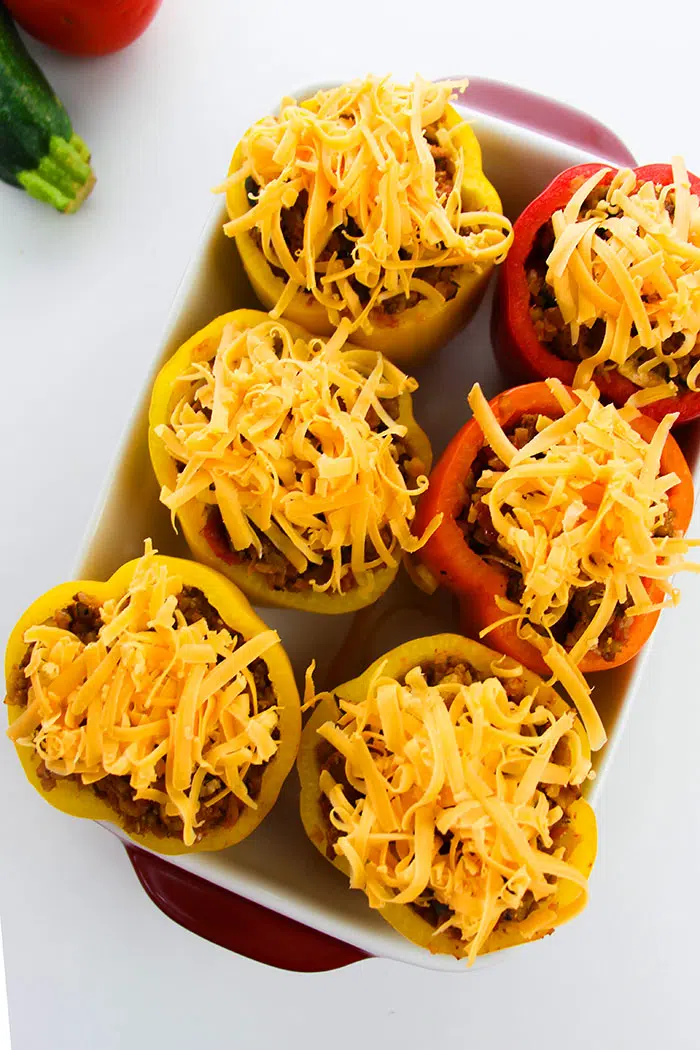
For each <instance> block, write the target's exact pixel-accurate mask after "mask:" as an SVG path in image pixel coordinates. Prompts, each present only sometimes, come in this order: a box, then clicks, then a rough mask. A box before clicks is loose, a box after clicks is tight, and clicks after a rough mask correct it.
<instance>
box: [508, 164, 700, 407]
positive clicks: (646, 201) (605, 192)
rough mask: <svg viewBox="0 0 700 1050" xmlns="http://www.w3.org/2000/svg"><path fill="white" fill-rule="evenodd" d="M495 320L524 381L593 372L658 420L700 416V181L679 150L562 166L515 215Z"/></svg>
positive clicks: (603, 388)
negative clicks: (625, 163) (632, 163)
mask: <svg viewBox="0 0 700 1050" xmlns="http://www.w3.org/2000/svg"><path fill="white" fill-rule="evenodd" d="M493 327H494V343H495V346H496V349H497V353H498V355H499V357H500V360H501V364H502V365H503V367H504V369H505V370H506V372H507V373H509V374H511V375H512V376H513V377H514V378H516V379H518V380H520V381H523V380H525V381H529V380H536V379H546V378H547V377H549V376H554V377H557V378H558V379H561V380H562V382H564V383H566V384H568V385H570V386H573V387H575V388H578V387H580V386H585V385H586V384H587V383H588V382H589V381H590V380H591V379H593V380H594V381H595V383H596V385H597V386H598V387H599V389H600V392H601V394H602V395H603V397H604V398H606V399H609V400H611V401H613V402H614V403H615V404H616V405H619V406H621V405H623V404H624V403H625V402H626V401H627V400H628V399H629V398H630V397H632V398H633V403H634V404H636V405H637V407H639V408H640V409H641V411H642V412H643V413H644V414H645V415H649V416H651V417H652V418H653V419H659V420H660V419H662V418H663V417H664V416H665V415H666V414H667V413H668V412H673V413H675V414H676V416H677V421H678V423H683V422H686V421H687V420H691V419H695V418H696V417H698V416H700V179H698V178H696V176H695V175H690V174H688V172H687V171H686V169H685V166H684V164H683V161H682V160H681V159H680V158H674V161H673V164H672V165H668V164H653V165H648V166H647V167H643V168H635V169H632V170H630V169H622V170H619V171H618V170H613V169H611V168H607V167H601V166H600V165H598V164H582V165H579V166H578V167H575V168H569V170H568V171H565V172H563V173H562V174H561V175H559V176H558V177H557V178H556V179H554V181H553V182H552V183H551V184H550V185H549V186H548V187H547V189H546V190H545V191H544V192H543V193H542V194H541V195H540V196H539V197H538V198H537V199H536V200H534V201H533V202H532V203H531V204H530V205H528V207H527V208H526V209H525V211H524V212H523V213H522V215H521V216H520V218H519V219H518V220H517V222H516V224H515V231H514V241H513V246H512V248H511V251H510V253H509V256H508V259H507V262H506V264H505V266H504V267H503V269H502V271H501V274H500V282H499V289H498V294H497V297H496V302H495V306H494V315H493Z"/></svg>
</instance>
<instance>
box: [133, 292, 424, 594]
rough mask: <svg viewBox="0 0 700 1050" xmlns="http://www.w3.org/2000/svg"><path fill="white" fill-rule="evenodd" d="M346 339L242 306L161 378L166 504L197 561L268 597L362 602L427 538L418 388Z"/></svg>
mask: <svg viewBox="0 0 700 1050" xmlns="http://www.w3.org/2000/svg"><path fill="white" fill-rule="evenodd" d="M341 342H342V340H341V339H340V333H339V334H338V335H337V336H336V337H334V338H332V339H331V340H329V341H328V342H325V341H324V340H321V339H314V338H312V337H311V336H310V335H309V334H308V333H307V332H305V331H304V330H303V329H301V328H299V327H298V326H297V325H294V324H292V323H290V322H285V321H274V320H271V319H270V318H269V317H268V315H267V314H263V313H260V312H258V311H255V310H238V311H235V312H234V313H231V314H226V315H224V316H222V317H219V318H217V320H216V321H213V322H212V323H211V324H210V325H209V326H208V327H207V328H205V329H203V330H202V331H201V332H198V333H197V334H196V335H194V336H193V337H192V338H191V339H190V340H189V341H188V342H187V343H185V345H184V346H182V347H181V348H180V349H179V350H178V351H177V353H176V354H175V355H174V356H173V357H172V358H171V359H170V361H168V363H167V364H166V365H165V366H164V368H163V369H162V370H161V372H160V374H159V376H158V378H157V379H156V383H155V386H154V389H153V396H152V401H151V409H150V437H149V441H150V450H151V459H152V462H153V466H154V469H155V473H156V476H157V478H158V481H159V482H160V484H161V486H162V489H161V500H162V501H163V503H164V504H165V506H166V507H167V508H168V509H169V510H170V511H171V513H172V515H173V517H174V518H177V519H178V520H179V523H180V525H181V526H182V529H183V531H184V534H185V538H186V539H187V542H188V543H189V546H190V549H191V551H192V553H193V555H194V556H195V558H197V560H198V561H202V562H205V563H206V564H209V565H211V566H213V567H214V568H216V569H219V570H220V571H221V572H223V573H224V574H225V575H227V576H229V577H230V578H231V579H232V580H233V581H234V583H236V584H237V585H238V586H239V587H240V588H241V590H242V591H243V592H244V593H245V594H247V595H248V597H249V598H250V599H251V600H252V601H254V602H256V603H259V604H263V605H277V606H286V607H288V608H294V609H301V610H306V611H308V612H319V613H345V612H351V611H354V610H355V609H360V608H362V607H364V606H366V605H370V604H372V602H374V601H376V599H377V598H378V597H379V596H380V595H381V594H382V593H383V592H384V591H385V590H386V589H387V587H388V586H389V585H390V584H391V582H392V580H393V579H394V577H395V575H396V573H397V571H398V567H399V564H400V561H401V556H402V552H403V551H412V550H415V549H417V548H418V547H420V545H421V543H422V542H423V539H424V537H419V538H416V537H415V536H413V535H412V534H411V531H410V526H411V523H412V521H413V518H414V514H415V507H414V503H413V498H414V497H415V496H417V495H418V494H420V493H421V492H423V491H424V489H425V487H426V485H427V478H426V474H427V472H428V471H429V469H430V463H431V450H430V444H429V442H428V439H427V437H426V436H425V434H424V433H423V431H422V430H421V429H420V428H419V427H418V426H417V424H416V422H415V420H414V418H413V411H412V402H411V392H412V391H413V390H415V389H416V387H417V383H416V381H415V380H414V379H411V378H409V377H408V376H406V375H404V374H403V373H402V372H400V371H399V369H398V368H396V366H395V365H392V364H390V363H389V362H388V361H387V360H386V359H385V358H384V357H382V355H381V354H378V353H375V352H373V351H370V350H361V349H359V348H357V347H354V346H351V345H350V344H345V345H342V346H341V345H339V344H340V343H341ZM437 524H438V523H437V521H436V522H434V523H432V524H431V525H430V526H429V527H428V529H427V531H426V536H427V535H429V533H430V531H431V529H432V528H434V527H436V526H437Z"/></svg>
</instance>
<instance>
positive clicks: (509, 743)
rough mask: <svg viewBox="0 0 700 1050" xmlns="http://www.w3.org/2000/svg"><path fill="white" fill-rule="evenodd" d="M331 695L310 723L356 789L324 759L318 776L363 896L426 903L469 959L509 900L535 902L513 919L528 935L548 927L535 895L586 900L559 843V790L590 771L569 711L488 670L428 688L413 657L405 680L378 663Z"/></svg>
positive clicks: (546, 912) (505, 918)
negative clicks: (574, 892) (571, 893)
mask: <svg viewBox="0 0 700 1050" xmlns="http://www.w3.org/2000/svg"><path fill="white" fill-rule="evenodd" d="M517 673H522V671H521V670H519V671H518V672H517ZM508 677H509V678H510V679H512V677H513V675H511V674H509V676H508ZM337 700H338V703H339V706H340V709H341V714H340V717H339V719H338V721H337V722H336V723H332V722H326V723H324V724H323V725H322V726H320V728H319V730H318V732H319V734H320V735H321V736H322V737H324V739H326V740H327V741H328V742H329V743H330V744H331V745H332V746H333V747H334V748H335V750H336V751H338V752H339V753H340V754H341V755H342V756H343V758H344V760H345V776H346V778H347V782H348V783H349V784H350V785H351V787H352V788H353V789H354V791H356V792H357V793H358V794H359V798H357V800H356V801H354V802H351V801H350V799H349V798H348V795H347V793H346V790H345V788H344V787H343V786H342V785H341V784H339V783H337V782H336V781H335V780H334V778H333V777H332V776H331V774H330V773H329V772H328V770H323V771H322V772H321V775H320V781H319V786H320V789H321V791H322V792H323V794H324V795H326V797H327V798H328V800H329V802H330V805H331V811H330V818H329V819H330V822H331V824H332V825H333V827H334V828H335V829H336V831H337V832H338V837H337V839H336V841H335V843H334V846H333V848H334V850H335V852H336V854H337V855H338V856H340V857H343V858H344V859H345V860H346V861H347V863H348V865H349V867H350V871H351V886H352V887H353V888H354V889H360V890H363V891H364V892H365V894H366V895H367V898H368V900H369V904H370V906H371V907H373V908H379V909H381V908H382V907H383V906H384V905H385V904H388V903H392V904H418V905H419V906H420V905H422V906H424V907H425V906H428V905H430V903H431V902H436V903H437V904H438V905H441V906H442V909H443V911H444V912H445V918H444V921H443V922H442V924H441V925H440V926H439V928H438V929H437V930H436V933H442V932H444V931H446V930H450V931H452V932H453V933H455V934H457V935H458V936H459V938H460V940H461V941H462V942H463V944H464V946H465V947H466V948H467V949H468V951H467V956H468V960H469V963H470V964H471V963H473V962H474V959H475V958H476V956H477V955H478V953H479V952H480V951H481V950H482V949H483V947H484V945H485V943H486V941H487V939H488V937H489V935H490V933H491V932H492V931H493V930H494V928H495V927H496V926H497V924H498V923H499V922H501V923H505V924H506V925H507V924H508V922H510V921H512V917H511V915H510V914H506V913H510V912H511V910H513V911H517V909H518V908H521V906H524V907H525V908H527V905H528V904H532V903H534V902H537V903H539V904H540V905H541V906H540V907H539V908H536V909H535V910H534V911H533V912H532V913H531V914H530V915H529V916H528V918H527V919H526V920H525V921H524V922H522V921H518V923H517V927H518V929H519V930H520V932H521V933H522V934H523V936H525V937H532V936H535V934H536V933H538V932H541V931H542V930H543V929H545V928H550V927H551V926H552V925H553V923H554V922H555V921H556V910H555V909H554V908H551V907H546V906H544V905H542V904H541V902H545V901H547V900H548V899H550V898H551V897H552V896H553V895H554V894H555V893H556V892H557V890H558V889H559V886H560V884H561V883H562V882H570V883H573V884H574V885H575V886H578V887H579V888H580V889H581V890H582V891H583V892H582V895H581V902H580V906H581V907H583V906H584V904H585V901H586V893H587V883H586V878H585V876H584V875H582V874H581V872H579V871H578V870H577V869H576V868H574V867H573V865H571V864H569V863H567V861H565V860H564V859H563V856H562V854H563V849H562V848H561V847H557V845H556V835H557V832H556V825H557V824H558V822H559V821H560V820H561V819H562V817H563V816H564V810H563V808H562V806H561V805H559V804H558V801H557V796H558V795H559V792H560V789H561V788H568V791H569V795H571V787H572V786H573V787H576V786H577V785H579V784H581V783H582V782H583V781H584V780H585V779H586V778H587V777H588V776H589V775H590V773H591V766H590V761H589V760H586V759H582V758H581V744H580V738H579V737H578V734H577V732H576V729H575V728H574V725H575V717H574V714H573V712H572V711H567V712H566V713H564V714H562V715H561V716H560V717H558V718H557V717H555V716H554V714H553V713H552V712H551V711H548V710H547V709H546V708H545V707H544V706H543V705H541V704H537V702H536V695H534V694H533V695H530V696H527V697H525V698H524V699H523V700H522V701H520V702H518V703H516V702H514V701H511V700H509V698H508V695H507V694H506V691H505V688H504V686H503V683H502V682H501V681H500V680H499V679H498V678H496V677H492V678H488V679H486V680H485V681H472V682H469V679H468V678H465V677H464V676H461V675H459V674H455V673H448V674H447V675H445V676H444V677H443V679H442V681H440V682H438V683H437V684H435V685H432V686H431V685H428V683H427V681H426V679H425V677H424V674H423V671H422V670H421V668H420V667H414V668H413V669H412V670H411V671H409V672H408V674H407V675H406V677H405V679H404V681H403V682H399V681H396V680H395V679H394V678H392V677H391V676H389V675H387V674H385V673H384V672H383V670H382V671H380V673H379V674H378V675H376V676H375V677H374V679H373V680H372V682H371V684H370V687H369V689H368V690H367V693H366V695H365V696H364V697H362V698H361V699H360V700H357V699H355V698H354V699H353V700H352V702H349V701H345V700H343V698H342V697H337ZM555 748H556V749H557V750H556V755H557V758H556V760H555V759H554V753H555ZM544 785H548V786H549V785H556V786H555V787H549V788H548V791H547V793H545V790H544V789H543V786H544ZM447 845H449V849H445V846H447ZM548 876H549V877H548ZM551 876H554V878H552V877H551Z"/></svg>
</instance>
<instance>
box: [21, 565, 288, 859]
mask: <svg viewBox="0 0 700 1050" xmlns="http://www.w3.org/2000/svg"><path fill="white" fill-rule="evenodd" d="M156 560H157V561H158V562H160V563H161V564H164V565H166V567H167V568H168V571H169V573H173V574H176V575H178V576H179V577H180V578H181V579H182V581H183V584H184V585H185V586H190V587H196V588H198V589H199V590H201V591H202V592H203V594H204V595H205V597H206V598H207V600H208V601H209V602H210V603H211V605H213V607H214V608H215V609H216V610H217V612H218V613H219V615H220V616H221V618H222V620H223V621H224V623H226V624H227V626H229V627H230V628H231V629H232V630H233V631H235V632H236V633H237V634H239V635H241V637H242V638H244V639H245V640H248V639H249V638H252V637H253V636H255V635H257V634H260V633H261V632H262V631H266V630H267V629H268V628H267V626H266V624H265V623H263V621H262V620H261V619H260V618H259V617H258V616H257V615H256V614H255V612H254V611H253V610H252V609H251V607H250V605H249V603H248V601H247V600H246V598H245V597H244V596H243V595H242V594H241V593H240V591H239V590H238V588H237V587H234V585H233V584H232V583H231V582H230V581H229V580H227V579H225V578H224V577H223V576H221V575H220V574H219V573H218V572H214V571H213V570H212V569H210V568H207V567H206V566H204V565H197V564H195V563H194V562H190V561H185V560H184V559H181V558H168V557H164V556H163V555H156ZM136 564H137V561H136V560H134V561H130V562H127V563H126V564H125V565H122V566H121V568H119V569H118V570H117V571H116V572H115V573H114V575H113V576H111V577H110V578H109V580H107V581H106V582H105V583H102V582H96V581H94V580H74V581H72V582H70V583H61V584H59V585H58V586H57V587H53V588H52V589H51V590H50V591H47V592H46V594H44V595H42V597H40V598H37V600H36V601H35V602H33V603H32V604H31V605H30V606H29V608H28V609H27V610H26V612H25V613H23V615H22V616H21V617H20V619H19V620H18V622H17V624H16V626H15V628H14V630H13V631H12V634H11V635H10V639H9V641H8V644H7V649H6V652H5V681H6V689H7V701H6V702H7V705H8V720H9V724H10V726H11V725H12V724H13V723H14V722H15V721H16V719H17V718H19V717H20V715H21V714H22V713H23V711H24V710H25V708H24V706H23V705H21V704H18V703H17V702H16V699H15V688H16V686H15V683H16V680H17V675H18V671H19V667H20V665H21V663H22V660H23V659H24V656H25V654H26V651H27V645H26V643H25V642H24V634H25V631H26V630H27V629H28V628H30V627H34V626H37V625H39V624H43V623H45V622H46V621H47V620H49V619H50V618H51V617H52V616H53V615H54V614H55V613H56V612H58V611H59V610H61V609H64V608H66V607H67V606H68V605H69V604H70V603H71V602H72V601H73V600H74V597H75V595H76V594H77V593H78V592H83V593H84V594H87V595H90V596H92V597H94V598H96V599H97V600H98V601H99V602H100V603H103V602H104V601H106V600H107V599H110V598H117V599H118V598H120V597H121V596H122V595H123V594H125V593H126V591H127V589H128V585H129V581H130V580H131V578H132V576H133V572H134V568H135V566H136ZM264 660H265V663H266V665H267V670H268V675H269V678H270V682H271V683H272V686H273V689H274V691H275V694H276V699H277V705H278V711H279V723H278V727H279V745H278V748H277V751H276V752H275V754H274V756H273V757H272V758H271V759H270V761H269V762H268V763H267V764H266V766H265V769H264V772H263V776H262V782H261V786H260V791H259V794H258V796H257V798H256V802H257V808H255V809H252V808H250V807H248V806H245V807H244V808H243V809H242V810H241V812H240V814H239V816H238V819H237V820H236V821H235V823H234V824H232V825H230V826H224V825H222V826H219V827H214V828H212V829H211V830H209V831H206V832H205V833H204V834H203V835H202V838H201V839H200V840H199V841H197V842H195V843H194V845H192V846H189V847H188V846H185V844H184V842H183V841H182V838H181V837H180V836H177V837H175V836H172V837H161V836H159V835H155V834H154V833H152V832H148V833H145V834H139V833H136V832H131V831H127V830H126V829H125V828H123V827H122V824H121V820H120V815H119V814H118V813H117V812H116V811H115V810H114V809H113V808H112V807H111V806H110V805H109V803H108V802H107V801H106V800H105V799H103V798H100V797H99V796H98V795H97V794H96V793H95V792H94V791H93V789H92V786H91V785H84V784H83V783H82V782H81V781H79V780H78V779H68V778H66V779H65V781H62V780H60V779H59V780H57V781H56V783H55V785H54V786H53V787H52V788H51V789H50V790H48V791H47V790H45V789H44V787H43V786H42V784H41V780H40V778H39V776H38V772H37V769H38V766H39V758H38V755H37V752H36V751H35V750H34V749H33V748H30V747H26V746H22V745H19V744H16V745H15V747H16V751H17V754H18V756H19V760H20V762H21V763H22V768H23V769H24V772H25V774H26V776H27V779H28V780H29V782H30V784H32V786H33V787H35V788H36V790H37V791H38V792H39V794H40V795H41V796H42V798H44V799H46V801H47V802H50V803H51V805H52V806H55V807H56V809H59V810H61V811H62V812H63V813H68V814H70V815H71V816H74V817H83V818H87V819H89V820H100V821H107V822H109V823H112V824H116V825H118V826H120V827H122V830H123V832H124V833H125V834H126V835H128V837H129V838H130V839H132V840H133V841H134V842H136V843H137V844H138V845H139V846H144V847H145V848H146V849H150V850H153V851H154V852H156V853H163V854H171V855H173V854H180V853H198V852H203V851H211V850H221V849H226V848H227V847H228V846H233V845H235V844H236V843H237V842H240V841H241V840H242V839H244V838H246V836H247V835H249V834H250V833H251V832H252V831H253V830H254V829H255V828H256V827H257V826H258V824H260V822H261V821H262V820H263V819H264V817H265V816H266V815H267V814H268V813H269V812H270V810H271V809H272V807H273V806H274V804H275V802H276V801H277V796H278V795H279V793H280V789H281V787H282V784H283V783H284V781H285V779H286V777H287V774H288V773H289V772H290V770H291V768H292V766H293V765H294V759H295V758H296V754H297V750H298V747H299V739H300V735H301V707H300V701H299V693H298V691H297V687H296V683H295V681H294V673H293V671H292V668H291V665H290V663H289V659H288V657H287V654H286V652H285V651H284V649H283V647H282V645H281V644H279V643H278V644H276V645H274V646H273V647H272V648H271V649H269V650H268V651H267V652H266V653H265V656H264Z"/></svg>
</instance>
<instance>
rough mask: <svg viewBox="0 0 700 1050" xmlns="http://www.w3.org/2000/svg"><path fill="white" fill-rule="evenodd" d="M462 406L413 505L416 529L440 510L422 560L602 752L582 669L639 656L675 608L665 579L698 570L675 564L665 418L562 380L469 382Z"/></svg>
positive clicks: (685, 492) (674, 452) (688, 489)
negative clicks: (564, 703)
mask: <svg viewBox="0 0 700 1050" xmlns="http://www.w3.org/2000/svg"><path fill="white" fill-rule="evenodd" d="M469 402H470V404H471V406H472V409H473V412H474V416H473V418H472V419H471V420H470V421H469V422H468V423H467V424H466V425H465V426H464V427H463V428H462V429H461V430H460V431H459V432H458V433H457V434H456V435H455V437H454V438H453V439H452V441H451V442H450V444H449V445H448V447H447V449H446V450H445V452H444V454H443V456H442V458H441V459H440V462H439V463H438V464H437V466H436V468H435V470H434V471H433V473H432V474H431V477H430V487H429V489H428V492H427V494H426V496H425V497H424V499H423V500H422V501H421V504H420V506H419V511H418V515H417V518H416V524H417V527H418V528H420V526H421V522H423V521H426V520H428V519H431V518H432V517H433V516H434V515H435V514H436V513H437V512H440V513H442V515H443V519H442V523H441V525H440V526H439V528H438V529H437V531H436V532H435V533H434V535H433V536H431V537H430V539H429V540H428V542H427V544H426V546H425V548H424V549H423V550H422V551H421V555H420V557H421V559H422V560H423V562H424V564H425V565H427V567H428V568H429V569H430V570H431V572H432V573H433V574H434V576H435V578H436V579H437V580H438V581H439V582H441V583H444V584H445V585H446V586H448V587H449V588H451V589H452V590H453V591H455V592H456V593H457V594H458V595H459V596H460V600H461V609H462V616H463V622H462V626H463V629H464V630H465V631H466V632H468V633H471V632H473V633H474V634H478V635H480V636H486V637H487V638H488V639H489V643H490V644H492V645H493V646H494V648H497V649H499V650H501V651H502V652H504V653H507V654H508V655H509V656H511V657H512V658H513V659H516V660H518V661H519V662H520V663H522V664H523V665H524V666H525V667H529V668H531V669H532V670H533V671H536V672H537V673H539V674H550V673H552V672H553V673H554V675H555V676H556V677H557V678H558V679H559V680H560V681H561V683H562V685H564V687H565V688H566V689H567V691H568V692H569V695H570V696H571V697H572V698H573V699H574V701H575V702H576V704H577V706H578V709H579V712H580V714H581V717H582V719H583V722H584V724H585V726H586V728H587V730H588V733H589V736H590V740H591V746H592V747H593V748H594V749H597V748H599V747H601V746H602V745H603V743H604V742H605V731H604V729H603V726H602V723H601V721H600V718H599V716H598V714H597V712H596V710H595V707H594V706H593V704H592V702H591V700H590V688H589V686H588V684H587V682H586V680H585V678H584V677H583V673H587V672H589V671H600V670H603V669H605V668H609V667H615V666H617V665H619V664H623V663H625V662H626V661H628V660H630V659H631V658H632V657H633V656H635V655H636V653H637V652H638V651H639V650H640V649H641V647H642V646H643V645H644V643H645V642H646V641H647V639H648V638H649V636H650V634H651V632H652V630H653V628H654V625H655V624H656V621H657V619H658V616H659V612H660V610H661V609H662V608H663V607H664V606H665V605H669V604H675V603H676V602H677V600H678V592H677V591H676V589H675V588H674V587H672V585H671V583H670V576H671V575H672V574H673V573H675V572H676V571H677V570H678V569H682V568H687V569H694V570H696V571H697V570H698V568H700V566H697V565H695V564H693V563H689V562H685V561H684V560H683V558H684V555H685V554H686V553H687V551H688V549H689V547H690V546H692V545H693V541H687V540H685V539H684V538H683V536H684V533H685V531H686V529H687V527H688V525H689V523H690V518H691V514H692V510H693V482H692V478H691V474H690V470H689V468H688V464H687V463H686V461H685V458H684V456H683V453H682V452H681V450H680V448H679V447H678V445H677V443H676V441H675V440H674V439H673V437H671V436H670V433H669V431H670V429H671V425H672V424H673V422H674V417H673V416H667V417H665V419H664V420H662V422H660V423H656V422H655V421H654V420H651V419H648V418H647V417H645V416H642V415H640V413H639V412H638V411H637V410H636V409H634V408H630V407H628V408H623V409H618V408H616V407H615V406H614V405H605V406H604V405H602V404H601V403H600V401H599V399H598V391H597V389H596V387H595V386H593V385H591V386H590V387H589V388H587V389H585V390H578V391H576V392H574V391H572V390H570V389H569V388H568V387H564V386H563V384H561V383H560V382H559V381H558V380H549V381H548V382H547V383H533V384H531V385H528V386H522V387H517V388H515V389H513V390H508V391H506V392H505V393H503V394H499V395H498V396H497V397H496V398H494V399H493V401H491V402H486V400H485V398H484V396H483V394H482V393H481V390H480V388H479V387H478V386H475V387H474V389H473V390H472V392H471V394H470V396H469Z"/></svg>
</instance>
